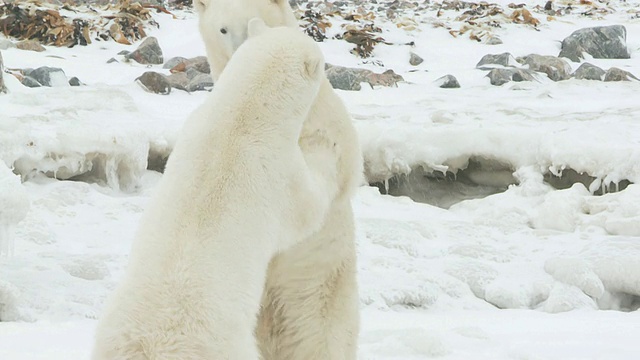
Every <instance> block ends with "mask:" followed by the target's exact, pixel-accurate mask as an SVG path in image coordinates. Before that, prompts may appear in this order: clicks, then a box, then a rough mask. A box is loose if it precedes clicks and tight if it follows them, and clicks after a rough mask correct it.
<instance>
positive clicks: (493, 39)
mask: <svg viewBox="0 0 640 360" xmlns="http://www.w3.org/2000/svg"><path fill="white" fill-rule="evenodd" d="M485 44H487V45H501V44H503V42H502V39H500V38H499V37H497V36H491V37H489V38H488V39H487V41H485Z"/></svg>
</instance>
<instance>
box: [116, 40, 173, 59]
mask: <svg viewBox="0 0 640 360" xmlns="http://www.w3.org/2000/svg"><path fill="white" fill-rule="evenodd" d="M124 58H125V60H131V59H133V60H135V61H136V62H137V63H139V64H143V65H149V64H162V63H163V62H164V59H163V57H162V49H161V48H160V44H158V39H156V38H155V37H153V36H150V37H148V38H146V39H144V41H143V42H142V44H140V46H138V48H137V49H136V50H135V51H133V52H132V53H130V54H127V55H125V56H124Z"/></svg>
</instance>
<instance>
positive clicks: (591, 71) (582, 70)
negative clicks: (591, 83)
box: [571, 63, 605, 81]
mask: <svg viewBox="0 0 640 360" xmlns="http://www.w3.org/2000/svg"><path fill="white" fill-rule="evenodd" d="M604 74H605V71H604V70H602V69H600V68H599V67H597V66H595V65H592V64H589V63H584V64H582V65H580V67H579V68H577V69H576V71H574V73H573V74H571V77H573V78H576V79H578V80H600V81H602V77H603V76H604Z"/></svg>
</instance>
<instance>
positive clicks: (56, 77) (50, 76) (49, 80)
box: [23, 66, 69, 87]
mask: <svg viewBox="0 0 640 360" xmlns="http://www.w3.org/2000/svg"><path fill="white" fill-rule="evenodd" d="M24 75H25V77H28V78H32V79H33V80H35V81H37V82H38V83H39V84H40V85H42V86H49V87H66V86H69V80H67V75H66V74H65V73H64V70H62V69H60V68H55V67H49V66H41V67H39V68H37V69H33V70H32V69H25V70H24ZM23 84H24V81H23ZM27 86H29V85H27Z"/></svg>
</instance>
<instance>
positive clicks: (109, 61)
mask: <svg viewBox="0 0 640 360" xmlns="http://www.w3.org/2000/svg"><path fill="white" fill-rule="evenodd" d="M114 62H119V61H118V60H116V58H111V59H109V60H107V64H111V63H114Z"/></svg>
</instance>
